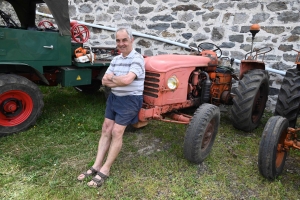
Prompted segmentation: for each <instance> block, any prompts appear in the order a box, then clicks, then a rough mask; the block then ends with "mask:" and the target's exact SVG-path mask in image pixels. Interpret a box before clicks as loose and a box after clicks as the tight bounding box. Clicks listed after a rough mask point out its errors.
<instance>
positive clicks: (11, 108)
mask: <svg viewBox="0 0 300 200" xmlns="http://www.w3.org/2000/svg"><path fill="white" fill-rule="evenodd" d="M17 108H18V106H17V103H16V102H15V101H8V102H7V103H4V104H3V111H4V112H6V113H8V112H15V111H16V110H17Z"/></svg>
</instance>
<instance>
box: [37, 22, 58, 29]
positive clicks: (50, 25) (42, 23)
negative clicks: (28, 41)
mask: <svg viewBox="0 0 300 200" xmlns="http://www.w3.org/2000/svg"><path fill="white" fill-rule="evenodd" d="M38 27H44V28H51V27H54V25H53V23H52V22H50V21H47V20H44V21H41V22H40V23H39V24H38Z"/></svg>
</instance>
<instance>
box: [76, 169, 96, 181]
mask: <svg viewBox="0 0 300 200" xmlns="http://www.w3.org/2000/svg"><path fill="white" fill-rule="evenodd" d="M89 170H91V171H92V172H91V173H87V171H89ZM89 170H87V171H86V172H82V173H81V174H83V175H84V177H83V178H81V179H79V178H78V177H77V180H79V181H83V180H84V179H86V178H87V177H90V176H95V175H96V174H97V173H98V171H97V170H95V169H94V168H93V167H91V168H90V169H89ZM81 174H80V175H81ZM80 175H79V176H80Z"/></svg>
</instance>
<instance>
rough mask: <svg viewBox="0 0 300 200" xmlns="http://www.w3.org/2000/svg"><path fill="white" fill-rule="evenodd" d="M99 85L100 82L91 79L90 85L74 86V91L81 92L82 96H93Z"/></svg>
mask: <svg viewBox="0 0 300 200" xmlns="http://www.w3.org/2000/svg"><path fill="white" fill-rule="evenodd" d="M101 85H102V82H101V80H99V79H93V80H92V83H91V84H89V85H78V86H74V89H75V90H76V91H77V92H82V93H84V94H95V93H96V92H98V91H99V90H100V88H101Z"/></svg>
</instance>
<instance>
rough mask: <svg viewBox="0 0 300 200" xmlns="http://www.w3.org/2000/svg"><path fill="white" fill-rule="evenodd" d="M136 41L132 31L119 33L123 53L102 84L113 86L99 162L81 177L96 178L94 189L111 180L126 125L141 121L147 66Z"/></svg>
mask: <svg viewBox="0 0 300 200" xmlns="http://www.w3.org/2000/svg"><path fill="white" fill-rule="evenodd" d="M133 41H134V38H133V36H132V33H131V30H130V29H128V28H119V29H118V30H117V31H116V43H117V48H118V50H119V51H120V53H121V54H120V55H118V56H116V57H115V58H114V59H113V60H112V62H111V63H110V66H109V67H108V69H107V71H106V73H105V75H104V77H103V79H102V84H103V85H105V86H107V87H110V88H111V93H110V95H109V97H108V99H107V102H106V110H105V119H104V122H103V125H102V133H101V137H100V140H99V145H98V152H97V156H96V160H95V162H94V164H93V166H92V167H91V168H90V169H89V170H87V171H86V172H84V173H82V174H80V175H79V176H78V177H77V179H78V180H80V181H82V180H84V179H85V178H87V177H89V176H94V177H93V178H92V180H91V181H90V182H88V186H90V187H99V186H101V185H102V184H103V182H104V181H105V179H106V178H108V176H109V173H110V168H111V166H112V164H113V162H114V161H115V159H116V158H117V156H118V154H119V152H120V150H121V147H122V143H123V134H124V131H125V128H126V126H127V125H129V124H134V123H137V122H138V113H139V110H140V109H141V107H142V103H143V90H144V79H145V63H144V58H143V56H142V55H141V54H139V53H138V52H136V51H135V50H134V49H133ZM105 156H107V157H106V160H105V162H104V159H105Z"/></svg>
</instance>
